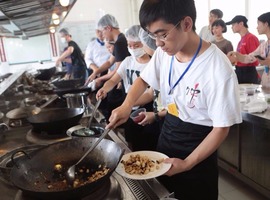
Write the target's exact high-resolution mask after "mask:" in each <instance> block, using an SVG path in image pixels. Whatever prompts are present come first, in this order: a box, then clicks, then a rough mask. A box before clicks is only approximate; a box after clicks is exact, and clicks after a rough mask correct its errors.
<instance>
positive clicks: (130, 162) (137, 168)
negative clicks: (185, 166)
mask: <svg viewBox="0 0 270 200" xmlns="http://www.w3.org/2000/svg"><path fill="white" fill-rule="evenodd" d="M163 160H164V159H163V158H162V159H159V160H153V159H150V158H149V157H148V156H145V155H140V154H135V155H130V157H129V159H127V160H121V163H122V164H123V165H124V168H125V172H126V173H128V174H138V175H144V174H148V173H149V172H153V171H155V170H158V169H160V164H161V163H162V162H163Z"/></svg>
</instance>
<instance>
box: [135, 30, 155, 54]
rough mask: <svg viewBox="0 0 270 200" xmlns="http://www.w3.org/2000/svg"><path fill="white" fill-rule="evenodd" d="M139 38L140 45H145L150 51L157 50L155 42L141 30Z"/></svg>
mask: <svg viewBox="0 0 270 200" xmlns="http://www.w3.org/2000/svg"><path fill="white" fill-rule="evenodd" d="M139 37H140V39H141V41H142V43H143V44H145V45H147V46H148V47H149V48H150V49H152V50H156V49H157V46H156V40H154V39H152V38H150V37H149V35H148V33H147V32H146V31H145V30H144V29H143V28H141V29H140V31H139Z"/></svg>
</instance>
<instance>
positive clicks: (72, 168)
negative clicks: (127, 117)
mask: <svg viewBox="0 0 270 200" xmlns="http://www.w3.org/2000/svg"><path fill="white" fill-rule="evenodd" d="M109 131H110V129H105V130H104V132H103V133H102V135H101V136H100V137H99V138H98V140H97V141H96V142H95V143H94V144H93V145H92V146H91V147H90V148H89V150H88V151H87V152H86V153H85V154H84V155H83V156H82V157H81V159H80V160H79V161H78V162H77V163H76V164H75V165H72V166H70V167H69V168H68V170H67V173H66V179H67V181H68V183H69V184H71V185H72V184H73V182H74V180H75V168H76V165H78V164H79V163H80V162H81V161H82V160H83V159H84V158H85V157H86V156H87V155H88V154H89V153H90V152H91V151H93V149H94V148H95V147H96V146H97V145H98V144H99V143H100V141H101V140H102V139H103V138H104V137H105V136H106V135H107V134H108V133H109Z"/></svg>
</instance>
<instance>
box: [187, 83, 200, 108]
mask: <svg viewBox="0 0 270 200" xmlns="http://www.w3.org/2000/svg"><path fill="white" fill-rule="evenodd" d="M198 86H199V83H196V84H195V86H194V87H193V88H192V87H191V88H190V87H187V89H186V90H187V93H186V95H190V96H191V97H190V100H189V101H188V102H187V107H189V108H194V107H195V104H194V102H195V99H196V97H197V96H198V94H199V93H200V92H201V91H200V90H199V89H197V88H198Z"/></svg>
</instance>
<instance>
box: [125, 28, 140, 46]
mask: <svg viewBox="0 0 270 200" xmlns="http://www.w3.org/2000/svg"><path fill="white" fill-rule="evenodd" d="M140 28H141V26H140V25H134V26H131V27H130V28H129V29H128V30H127V31H126V34H125V35H126V38H127V40H128V41H132V42H140V41H141V39H140V37H139V32H140Z"/></svg>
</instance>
